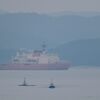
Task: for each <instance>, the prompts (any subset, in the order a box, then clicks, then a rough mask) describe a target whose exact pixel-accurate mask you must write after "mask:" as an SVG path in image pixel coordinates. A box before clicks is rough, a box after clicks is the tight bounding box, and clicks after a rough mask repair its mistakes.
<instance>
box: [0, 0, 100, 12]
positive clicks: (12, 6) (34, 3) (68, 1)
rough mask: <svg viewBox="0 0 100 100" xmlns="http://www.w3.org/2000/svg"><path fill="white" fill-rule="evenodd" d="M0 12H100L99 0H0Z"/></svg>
mask: <svg viewBox="0 0 100 100" xmlns="http://www.w3.org/2000/svg"><path fill="white" fill-rule="evenodd" d="M0 10H5V11H10V12H38V13H52V12H61V11H75V12H77V11H78V12H80V11H96V12H100V0H0Z"/></svg>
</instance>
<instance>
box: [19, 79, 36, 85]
mask: <svg viewBox="0 0 100 100" xmlns="http://www.w3.org/2000/svg"><path fill="white" fill-rule="evenodd" d="M19 86H36V85H29V84H27V83H26V78H24V82H23V84H20V85H19Z"/></svg>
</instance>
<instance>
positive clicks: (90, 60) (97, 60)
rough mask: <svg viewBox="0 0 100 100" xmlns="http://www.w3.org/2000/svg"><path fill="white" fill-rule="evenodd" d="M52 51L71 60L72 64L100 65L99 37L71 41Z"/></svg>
mask: <svg viewBox="0 0 100 100" xmlns="http://www.w3.org/2000/svg"><path fill="white" fill-rule="evenodd" d="M53 52H56V53H58V54H60V57H62V58H63V59H68V60H69V61H71V62H72V65H76V66H77V65H90V66H100V39H85V40H76V41H72V42H69V43H67V44H64V45H61V46H59V47H57V48H56V49H54V51H53Z"/></svg>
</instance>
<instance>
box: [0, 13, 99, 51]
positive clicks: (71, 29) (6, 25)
mask: <svg viewBox="0 0 100 100" xmlns="http://www.w3.org/2000/svg"><path fill="white" fill-rule="evenodd" d="M99 26H100V16H95V17H89V18H86V17H82V16H77V15H66V16H56V17H51V16H48V15H42V14H37V13H13V14H11V13H10V14H0V48H17V49H18V48H39V47H40V45H41V44H42V41H46V42H47V44H48V45H49V47H50V48H51V47H55V46H57V45H60V44H63V43H66V42H69V41H72V40H77V39H82V38H96V37H100V28H99Z"/></svg>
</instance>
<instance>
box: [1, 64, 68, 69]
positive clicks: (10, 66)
mask: <svg viewBox="0 0 100 100" xmlns="http://www.w3.org/2000/svg"><path fill="white" fill-rule="evenodd" d="M69 67H70V64H68V63H55V64H1V65H0V70H67V69H68V68H69Z"/></svg>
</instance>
